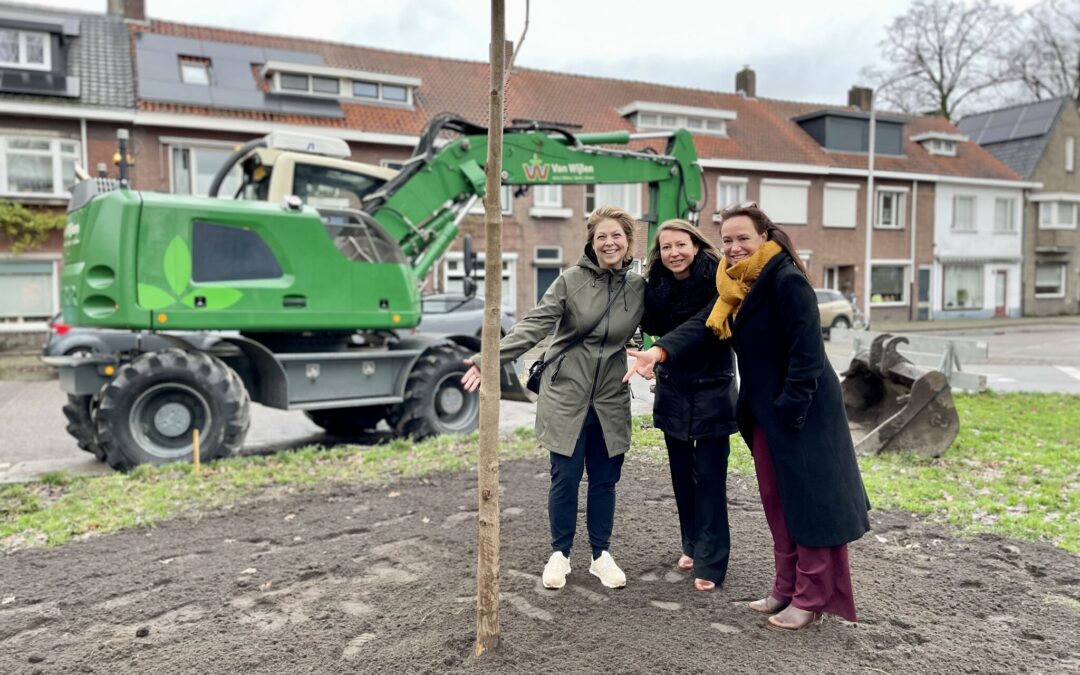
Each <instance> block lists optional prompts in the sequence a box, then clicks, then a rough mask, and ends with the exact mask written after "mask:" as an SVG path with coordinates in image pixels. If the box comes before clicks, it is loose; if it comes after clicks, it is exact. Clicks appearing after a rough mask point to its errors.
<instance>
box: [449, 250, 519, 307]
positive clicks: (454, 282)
mask: <svg viewBox="0 0 1080 675" xmlns="http://www.w3.org/2000/svg"><path fill="white" fill-rule="evenodd" d="M484 260H485V256H484V253H483V252H479V253H477V254H476V272H475V274H474V277H475V279H476V283H477V284H478V285H479V286H480V288H483V285H484V276H485V274H486V272H485V269H484ZM443 261H444V262H443V264H444V268H443V270H444V272H445V274H444V276H443V278H444V279H445V286H446V288H445V289H444V292H446V293H463V292H464V290H465V288H464V282H463V281H462V279H464V277H465V266H464V265H463V264H462V260H461V253H460V252H459V251H450V252H448V253H447V254H446V257H445V258H443ZM516 271H517V254H516V253H503V259H502V308H503V311H505V312H508V313H510V314H513V313H514V308H515V307H516V306H517V298H516V295H515V294H516V293H517V280H516V274H515V273H516Z"/></svg>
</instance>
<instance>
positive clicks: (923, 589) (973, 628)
mask: <svg viewBox="0 0 1080 675" xmlns="http://www.w3.org/2000/svg"><path fill="white" fill-rule="evenodd" d="M548 481H549V478H548V468H547V465H546V462H544V461H537V460H530V461H520V462H513V463H507V464H505V465H503V467H502V472H501V482H502V486H503V493H502V498H501V506H502V508H503V510H504V511H503V517H502V521H501V522H502V574H501V584H502V588H501V590H502V594H503V595H502V598H503V599H502V602H501V622H502V644H501V647H500V649H499V650H498V651H497V652H495V653H493V654H490V655H488V656H486V657H484V658H482V659H476V658H474V657H473V656H472V650H473V644H474V631H475V612H474V606H475V599H474V598H475V562H476V551H475V541H476V521H475V509H476V503H477V498H476V477H475V475H474V474H468V473H461V474H450V475H441V476H438V477H436V478H433V479H427V480H416V481H405V482H401V483H395V484H391V485H384V486H359V485H332V486H324V487H322V488H320V489H317V490H312V491H305V492H298V493H290V492H279V493H274V494H272V495H269V496H267V497H265V498H261V499H258V500H255V501H252V502H249V503H247V504H244V505H242V506H238V507H235V508H233V509H229V510H226V511H222V512H215V513H207V514H202V515H200V516H199V517H191V518H182V519H177V520H174V521H172V522H168V523H165V524H163V525H160V526H158V527H155V528H145V529H138V530H133V531H128V532H124V533H120V534H116V535H112V536H106V537H97V538H91V539H87V540H84V541H81V542H75V543H71V544H68V545H66V546H63V547H60V548H57V549H52V550H26V551H19V552H15V553H11V554H8V555H6V556H4V557H3V559H2V560H0V646H2V648H0V672H3V673H6V674H11V675H14V674H16V673H73V672H74V673H79V672H85V673H91V672H96V673H140V674H144V673H155V672H156V673H230V674H231V673H289V674H290V675H298V674H300V673H338V672H342V673H344V672H350V673H352V672H363V673H444V672H483V673H508V672H529V673H533V672H544V673H563V672H634V673H657V672H677V673H701V672H725V673H729V672H730V673H744V672H746V673H750V672H762V673H764V672H815V673H892V674H898V673H1019V672H1028V673H1063V672H1080V557H1077V556H1074V555H1072V554H1069V553H1067V552H1064V551H1062V550H1059V549H1056V548H1054V547H1052V546H1048V545H1043V544H1036V543H1030V542H1021V541H1011V540H1006V539H1002V538H999V537H992V536H980V537H976V538H974V539H965V538H958V537H957V536H955V535H954V534H953V533H951V532H950V531H949V530H947V529H945V528H943V527H941V526H938V525H934V524H930V523H927V522H925V521H923V520H921V519H919V518H916V517H914V516H911V515H909V514H904V513H895V512H881V511H875V512H874V513H873V517H872V520H873V525H874V531H873V532H872V533H871V534H868V535H867V536H866V537H865V538H864V539H863V540H862V541H860V542H857V543H855V544H853V545H852V547H851V561H852V568H853V578H854V584H855V599H856V604H857V606H858V610H859V622H858V624H849V623H846V622H843V621H841V620H839V619H837V618H836V617H829V618H828V619H827V620H826V621H825V623H824V625H822V626H820V627H818V628H813V629H809V630H805V631H802V632H800V633H797V634H779V633H774V632H771V631H767V630H765V628H764V623H765V622H764V619H763V618H762V617H760V616H758V615H755V614H753V613H751V612H750V611H749V610H747V609H746V608H745V603H746V602H747V601H749V600H752V599H755V598H758V597H760V596H762V595H763V594H764V593H766V592H767V591H768V590H769V588H770V584H771V581H772V553H771V548H770V540H769V536H768V531H767V529H766V525H765V520H764V516H763V514H762V511H761V508H760V506H759V504H758V498H757V493H756V488H755V486H754V484H753V482H752V481H751V480H747V479H743V478H736V477H733V478H731V479H730V480H729V494H730V512H731V522H732V541H733V551H732V556H731V567H730V570H729V574H728V580H727V582H726V583H725V585H724V587H723V588H721V589H718V590H717V591H716V592H714V593H711V594H708V593H700V592H696V591H694V590H693V588H692V580H691V579H690V578H689V577H688V576H687V575H686V574H685V573H682V572H678V571H677V570H676V569H675V567H674V563H675V560H676V558H677V556H678V549H677V540H678V530H677V520H676V515H675V504H674V499H673V497H672V494H671V485H670V481H669V477H668V475H667V470H666V467H663V466H656V465H652V464H649V463H646V462H643V461H635V460H634V459H633V458H631V459H630V460H629V461H628V462H627V464H626V466H625V467H624V471H623V480H622V483H621V485H620V486H619V494H618V499H619V503H618V512H617V518H616V531H615V534H614V537H613V544H612V553H613V555H614V557H615V559H616V561H618V562H619V564H620V565H621V566H622V567H623V569H624V570H625V571H626V572H627V576H628V578H629V583H628V585H627V587H626V588H625V589H623V590H617V591H616V590H609V589H606V588H604V587H602V586H601V585H600V583H599V580H598V579H596V578H594V577H592V576H591V575H590V574H589V573H588V546H587V538H586V537H585V526H584V514H582V517H581V522H580V523H579V529H578V543H577V548H576V549H575V550H574V551H573V553H572V556H571V564H572V565H573V572H572V573H571V575H570V577H569V580H568V583H567V585H566V587H565V588H563V589H562V590H560V591H549V590H545V589H544V588H543V587H542V586H541V583H540V578H539V575H540V572H541V569H542V567H543V564H544V562H545V561H546V560H547V557H548V553H549V548H548V540H549V536H548V527H547V516H546V503H547V502H546V495H547V486H548ZM583 490H584V488H583ZM582 507H584V498H583V499H582Z"/></svg>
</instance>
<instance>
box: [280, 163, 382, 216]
mask: <svg viewBox="0 0 1080 675" xmlns="http://www.w3.org/2000/svg"><path fill="white" fill-rule="evenodd" d="M384 182H385V181H383V180H380V179H378V178H375V177H373V176H366V175H364V174H361V173H356V172H354V171H344V170H342V169H335V168H333V167H328V166H319V165H316V164H300V163H298V164H297V165H296V168H295V169H294V171H293V194H295V195H296V196H297V197H299V198H300V199H302V200H303V201H304V203H305V204H309V205H311V206H314V207H315V208H328V209H358V210H359V209H360V208H361V206H362V205H363V199H364V197H365V196H367V194H368V193H370V192H373V191H374V190H376V189H377V188H379V187H381V186H382V185H383V183H384Z"/></svg>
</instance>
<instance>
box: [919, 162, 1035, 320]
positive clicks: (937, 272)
mask: <svg viewBox="0 0 1080 675" xmlns="http://www.w3.org/2000/svg"><path fill="white" fill-rule="evenodd" d="M957 196H971V197H974V198H975V215H974V222H975V228H974V230H972V231H964V232H957V231H954V230H953V227H952V224H953V204H954V198H955V197H957ZM997 198H1003V199H1012V200H1013V225H1014V229H1013V231H1012V232H995V231H994V208H995V199H997ZM1023 206H1024V194H1023V190H1021V189H1018V188H1003V187H981V186H974V185H965V184H955V183H938V185H937V191H936V196H935V204H934V269H933V274H932V280H931V297H930V308H931V318H933V319H981V318H989V317H992V316H994V315H995V311H996V298H995V284H996V283H997V277H996V275H997V273H998V272H999V271H1004V272H1005V273H1006V274H1007V277H1006V289H1005V303H1006V305H1005V306H1006V310H1005V313H1006V314H1007V315H1008V316H1020V309H1021V293H1022V283H1021V282H1022V274H1023V268H1022V264H1023V240H1024V235H1023V229H1024V219H1023ZM950 263H952V264H970V265H982V277H983V302H982V307H970V308H965V309H946V308H945V307H944V267H945V266H946V265H949V264H950Z"/></svg>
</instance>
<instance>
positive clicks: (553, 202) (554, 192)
mask: <svg viewBox="0 0 1080 675" xmlns="http://www.w3.org/2000/svg"><path fill="white" fill-rule="evenodd" d="M533 205H534V206H547V207H551V208H562V186H561V185H534V186H533Z"/></svg>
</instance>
